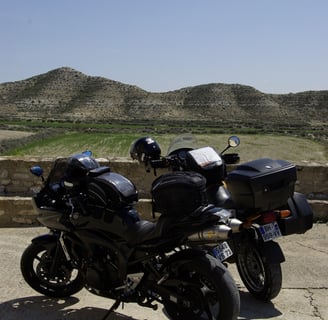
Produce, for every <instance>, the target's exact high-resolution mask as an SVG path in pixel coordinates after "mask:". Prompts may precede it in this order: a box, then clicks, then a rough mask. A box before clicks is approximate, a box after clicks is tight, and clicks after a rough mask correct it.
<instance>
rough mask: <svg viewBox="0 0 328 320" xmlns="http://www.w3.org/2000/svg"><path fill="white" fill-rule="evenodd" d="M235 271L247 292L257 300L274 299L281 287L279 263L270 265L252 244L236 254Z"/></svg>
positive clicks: (248, 244)
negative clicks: (236, 270)
mask: <svg viewBox="0 0 328 320" xmlns="http://www.w3.org/2000/svg"><path fill="white" fill-rule="evenodd" d="M236 262H237V269H238V272H239V275H240V278H241V280H242V281H243V283H244V285H245V287H246V288H247V289H248V291H249V292H250V293H251V294H252V295H254V296H255V297H256V298H257V299H259V300H263V301H269V300H271V299H273V298H275V297H276V296H277V295H278V294H279V292H280V290H281V285H282V272H281V265H280V263H270V262H269V261H268V259H267V258H266V257H265V256H264V255H263V254H262V253H261V251H260V250H259V248H258V247H257V246H256V245H254V244H253V243H247V245H243V246H241V247H240V249H239V250H238V252H237V259H236Z"/></svg>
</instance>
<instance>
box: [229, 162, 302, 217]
mask: <svg viewBox="0 0 328 320" xmlns="http://www.w3.org/2000/svg"><path fill="white" fill-rule="evenodd" d="M296 178H297V177H296V167H295V165H294V164H292V163H290V162H287V161H284V160H272V159H268V158H263V159H258V160H254V161H250V162H246V163H244V164H242V165H239V166H238V167H237V168H236V169H235V170H233V171H231V172H230V173H229V174H228V176H227V178H226V182H227V185H228V189H229V191H230V192H231V196H232V199H233V201H234V203H235V204H236V206H237V207H238V208H242V209H256V210H259V211H266V210H272V209H277V208H279V207H281V206H283V205H285V204H286V203H287V200H288V198H290V197H291V196H292V195H293V193H294V187H295V182H296Z"/></svg>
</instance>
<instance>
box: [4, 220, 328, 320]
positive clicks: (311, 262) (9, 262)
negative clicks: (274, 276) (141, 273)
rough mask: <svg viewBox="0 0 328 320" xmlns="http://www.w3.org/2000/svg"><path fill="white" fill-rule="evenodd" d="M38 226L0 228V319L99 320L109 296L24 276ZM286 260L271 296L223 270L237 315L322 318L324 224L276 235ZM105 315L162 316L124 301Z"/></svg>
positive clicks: (327, 241)
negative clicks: (49, 289) (32, 282)
mask: <svg viewBox="0 0 328 320" xmlns="http://www.w3.org/2000/svg"><path fill="white" fill-rule="evenodd" d="M44 232H46V229H44V228H39V227H38V228H0V319H1V320H21V319H22V320H23V319H24V320H41V319H42V320H43V319H47V320H63V319H65V320H66V319H67V320H91V319H92V320H98V319H99V320H100V319H102V317H103V316H104V315H105V314H106V311H107V310H108V308H109V307H110V306H111V304H112V303H113V301H111V300H108V299H105V298H101V297H97V296H94V295H92V294H90V293H88V292H87V291H86V290H82V291H81V292H79V293H78V294H76V295H75V296H74V297H71V298H69V299H65V300H61V299H50V298H47V297H44V296H41V295H39V294H38V293H37V292H35V291H33V290H32V289H31V288H29V286H28V285H27V284H26V283H25V282H24V280H23V278H22V276H21V274H20V270H19V262H20V256H21V254H22V252H23V250H24V249H25V247H26V246H27V245H28V244H29V242H30V239H32V238H33V237H34V236H36V235H38V234H42V233H44ZM279 243H280V244H281V246H282V248H283V251H284V254H285V257H286V262H285V263H283V264H282V268H283V289H282V291H281V292H280V294H279V295H278V297H276V298H275V299H274V300H273V301H272V302H269V303H264V302H260V301H257V300H256V299H254V298H253V297H252V296H251V295H250V294H249V293H248V292H247V290H246V289H245V287H244V286H243V284H242V282H241V281H240V279H239V276H238V274H237V272H236V268H235V266H234V265H229V267H228V268H229V270H230V272H231V273H232V274H233V277H234V279H235V280H236V282H237V285H238V287H239V288H240V296H241V312H240V317H239V319H243V320H250V319H256V320H267V319H280V320H281V319H283V320H328V307H327V306H328V225H326V224H315V225H314V226H313V229H311V230H310V231H308V232H307V233H305V234H304V235H291V236H288V237H285V238H280V239H279ZM108 319H110V320H150V319H151V320H164V319H166V320H167V319H168V318H167V317H166V316H165V314H164V313H163V310H162V307H161V306H160V305H159V308H158V310H157V311H153V310H149V309H147V308H141V307H139V306H138V305H136V304H126V305H125V306H124V309H123V310H122V308H121V307H119V309H118V310H117V311H116V312H115V313H114V314H112V315H111V316H110V317H109V318H108Z"/></svg>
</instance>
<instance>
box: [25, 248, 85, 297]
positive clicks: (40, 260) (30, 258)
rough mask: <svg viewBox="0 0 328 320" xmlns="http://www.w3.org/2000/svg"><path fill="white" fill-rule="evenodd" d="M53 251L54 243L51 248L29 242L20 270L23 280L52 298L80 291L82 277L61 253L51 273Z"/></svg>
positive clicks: (82, 283)
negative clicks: (58, 262) (58, 261)
mask: <svg viewBox="0 0 328 320" xmlns="http://www.w3.org/2000/svg"><path fill="white" fill-rule="evenodd" d="M55 252H56V244H55V243H54V245H53V246H52V249H49V246H47V247H45V246H44V245H42V244H37V243H31V244H30V245H29V246H28V247H27V248H26V249H25V251H24V252H23V255H22V258H21V265H20V266H21V272H22V275H23V278H24V280H25V281H26V282H27V283H28V284H29V285H30V287H32V288H33V289H34V290H36V291H37V292H39V293H41V294H43V295H46V296H49V297H53V298H65V297H68V296H71V295H73V294H75V293H77V292H78V291H80V290H81V289H82V288H83V287H84V279H83V277H82V274H81V272H80V271H79V270H77V269H74V268H73V267H72V265H71V264H70V263H68V262H67V261H66V259H65V257H64V256H63V255H62V257H61V261H60V264H59V265H58V268H56V270H55V272H54V273H53V274H51V273H52V272H51V268H52V265H53V257H54V254H55Z"/></svg>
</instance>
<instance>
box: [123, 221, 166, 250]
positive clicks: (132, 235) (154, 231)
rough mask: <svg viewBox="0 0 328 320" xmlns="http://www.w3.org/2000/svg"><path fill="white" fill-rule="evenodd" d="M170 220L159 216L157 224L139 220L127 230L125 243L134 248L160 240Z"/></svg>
mask: <svg viewBox="0 0 328 320" xmlns="http://www.w3.org/2000/svg"><path fill="white" fill-rule="evenodd" d="M170 222H171V219H168V218H167V217H164V216H161V217H160V218H159V219H158V220H157V222H151V221H147V220H140V221H138V222H136V223H135V224H134V225H132V226H131V227H130V228H129V231H128V232H127V241H128V243H129V244H130V245H132V246H135V245H138V244H141V243H144V242H146V241H150V240H154V239H158V238H161V237H162V236H163V234H164V233H165V230H167V228H166V226H167V225H168V224H170Z"/></svg>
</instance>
